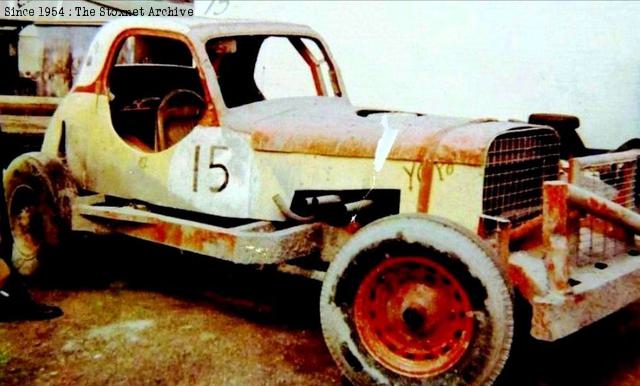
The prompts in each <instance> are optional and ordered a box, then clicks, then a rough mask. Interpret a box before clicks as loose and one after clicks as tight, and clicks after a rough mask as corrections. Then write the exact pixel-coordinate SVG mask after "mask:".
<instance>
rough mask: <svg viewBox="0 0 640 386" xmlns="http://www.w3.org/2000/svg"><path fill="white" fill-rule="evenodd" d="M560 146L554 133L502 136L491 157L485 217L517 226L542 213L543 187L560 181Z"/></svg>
mask: <svg viewBox="0 0 640 386" xmlns="http://www.w3.org/2000/svg"><path fill="white" fill-rule="evenodd" d="M559 159H560V144H559V140H558V136H557V134H556V132H555V131H553V130H551V129H525V130H517V131H511V132H507V133H504V134H501V135H500V136H498V137H497V138H496V139H495V140H494V141H493V143H492V144H491V146H490V147H489V152H488V153H487V161H486V166H485V176H484V191H483V200H482V206H483V213H484V214H486V215H490V216H496V217H503V218H506V219H509V220H511V222H512V223H513V224H514V225H517V224H519V223H521V222H523V221H526V220H528V219H531V218H533V217H536V216H538V215H539V214H541V213H542V184H543V183H544V182H545V181H550V180H556V179H557V178H558V162H559Z"/></svg>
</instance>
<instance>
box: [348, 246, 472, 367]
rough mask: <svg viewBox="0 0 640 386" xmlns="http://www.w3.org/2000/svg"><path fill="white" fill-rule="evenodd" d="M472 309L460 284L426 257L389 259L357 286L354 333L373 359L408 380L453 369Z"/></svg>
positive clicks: (468, 332) (467, 332) (463, 348)
mask: <svg viewBox="0 0 640 386" xmlns="http://www.w3.org/2000/svg"><path fill="white" fill-rule="evenodd" d="M472 311H473V309H472V307H471V302H470V300H469V296H468V294H467V292H466V290H465V289H464V287H463V286H462V284H461V283H460V282H459V281H458V280H457V279H456V278H455V277H454V276H453V275H452V274H451V272H450V271H449V270H448V269H447V268H445V267H444V266H443V265H442V264H440V263H438V262H436V261H434V260H432V259H430V258H428V257H417V256H415V257H413V256H411V257H395V258H389V259H387V260H385V261H383V262H382V263H380V264H379V265H378V266H376V267H375V268H374V269H373V270H372V271H371V272H369V273H368V274H367V275H366V276H365V278H364V280H363V282H362V284H361V285H360V287H359V289H358V291H357V293H356V297H355V302H354V319H355V324H356V329H357V331H358V334H359V336H360V338H361V340H362V343H363V345H364V346H365V348H366V349H367V351H368V352H369V354H371V355H372V356H373V357H374V358H375V359H376V360H377V361H379V362H380V363H381V364H383V365H384V366H385V367H387V368H389V369H391V370H392V371H394V372H396V373H398V374H401V375H404V376H409V377H415V378H426V377H431V376H435V375H437V374H441V373H443V372H445V371H447V370H449V369H451V368H452V367H453V366H454V365H455V364H456V363H457V362H458V361H459V360H460V359H461V358H462V356H463V355H464V353H465V352H466V349H467V348H468V347H469V345H470V342H471V339H472V337H473V332H474V319H473V312H472Z"/></svg>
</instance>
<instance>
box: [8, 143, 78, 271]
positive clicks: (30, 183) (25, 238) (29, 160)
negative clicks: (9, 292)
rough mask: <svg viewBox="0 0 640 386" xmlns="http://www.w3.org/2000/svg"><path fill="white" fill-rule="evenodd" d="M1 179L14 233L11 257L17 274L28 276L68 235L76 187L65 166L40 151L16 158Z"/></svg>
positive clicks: (45, 260)
mask: <svg viewBox="0 0 640 386" xmlns="http://www.w3.org/2000/svg"><path fill="white" fill-rule="evenodd" d="M4 181H5V184H4V185H5V197H6V201H7V210H8V217H9V226H10V228H11V234H12V236H13V248H12V253H11V260H12V263H13V265H14V267H15V268H16V270H17V271H18V272H19V273H21V274H22V275H25V276H30V275H33V274H35V273H36V272H37V271H38V270H39V269H40V268H41V266H42V265H43V264H46V262H47V260H48V259H49V258H50V257H51V255H53V254H54V253H55V252H56V251H58V250H59V247H60V245H61V244H63V241H64V240H65V239H66V238H67V237H68V235H69V233H70V230H71V197H72V196H73V195H74V194H75V186H74V185H73V183H72V182H71V179H70V178H69V177H68V174H67V172H66V169H65V168H64V165H62V164H61V163H60V162H59V161H58V160H56V159H54V158H51V157H48V156H46V155H45V154H43V153H27V154H23V155H21V156H20V157H18V158H16V159H15V160H14V161H13V162H12V163H11V164H10V165H9V168H8V169H7V171H6V172H5V179H4Z"/></svg>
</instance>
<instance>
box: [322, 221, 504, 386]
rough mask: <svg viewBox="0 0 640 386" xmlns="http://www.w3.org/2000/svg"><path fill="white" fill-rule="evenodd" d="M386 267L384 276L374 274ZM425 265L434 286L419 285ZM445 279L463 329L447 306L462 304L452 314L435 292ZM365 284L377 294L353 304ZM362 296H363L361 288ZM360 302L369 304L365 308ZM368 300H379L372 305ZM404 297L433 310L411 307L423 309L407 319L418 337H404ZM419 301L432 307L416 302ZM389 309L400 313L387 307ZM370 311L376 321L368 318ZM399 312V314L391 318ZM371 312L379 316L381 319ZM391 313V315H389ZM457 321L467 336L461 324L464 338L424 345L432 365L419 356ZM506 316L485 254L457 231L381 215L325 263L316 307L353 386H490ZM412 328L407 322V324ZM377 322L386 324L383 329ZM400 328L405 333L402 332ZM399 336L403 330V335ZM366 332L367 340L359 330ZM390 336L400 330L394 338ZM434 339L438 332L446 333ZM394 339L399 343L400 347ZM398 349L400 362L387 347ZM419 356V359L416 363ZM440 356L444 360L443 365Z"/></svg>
mask: <svg viewBox="0 0 640 386" xmlns="http://www.w3.org/2000/svg"><path fill="white" fill-rule="evenodd" d="M408 256H411V257H408ZM403 264H404V265H403ZM411 264H414V265H411ZM420 264H425V266H424V267H422V266H421V265H420ZM386 266H390V267H391V268H389V269H388V270H386V271H385V270H382V271H379V270H380V269H382V268H381V267H386ZM414 267H417V268H414ZM431 267H435V268H437V269H439V270H441V271H442V272H441V276H436V281H435V283H436V284H433V283H434V281H433V280H434V279H433V277H431V279H429V281H428V282H427V281H425V279H424V277H426V276H428V275H430V273H429V272H430V271H429V270H432V269H434V268H431ZM419 270H422V271H419ZM379 272H381V273H379ZM398 272H400V273H398ZM403 272H404V273H405V275H406V277H404V278H403V277H402V276H399V275H401V274H402V273H403ZM418 272H422V273H418ZM376 275H379V276H377V277H376ZM420 275H423V276H420ZM447 275H449V276H447ZM398 277H400V279H398ZM447 277H448V278H450V279H451V280H449V279H446V278H447ZM374 279H375V280H374ZM376 280H377V281H376ZM384 281H386V283H383V282H384ZM451 281H454V282H455V283H454V284H455V285H458V284H459V286H458V287H455V285H454V287H453V288H458V289H460V288H462V289H461V290H459V291H458V290H455V292H454V293H455V299H456V300H457V299H458V293H459V292H463V295H464V296H466V298H465V299H467V300H468V302H467V303H466V305H467V307H469V306H470V307H472V309H471V311H467V312H466V313H464V314H465V315H467V316H466V318H467V321H464V318H463V316H462V314H463V313H462V312H460V313H458V309H457V308H454V303H455V304H456V305H455V307H462V306H458V305H457V303H456V301H454V300H453V297H451V295H450V294H449V293H448V292H447V293H445V291H450V290H448V289H447V288H448V287H447V285H448V284H446V282H451ZM367 283H373V284H367ZM376 283H380V284H376ZM407 283H408V284H407ZM438 283H440V284H438ZM442 283H445V284H442ZM383 284H384V286H386V289H384V288H383ZM366 285H374V286H375V285H378V286H379V287H373V288H375V289H374V290H371V292H370V293H371V295H368V294H369V292H365V295H364V297H363V296H361V292H362V288H364V287H365V286H366ZM394 285H396V287H394ZM407 288H409V289H408V290H407ZM413 288H415V289H416V291H417V292H415V294H414V293H412V291H413ZM366 290H367V291H369V290H370V288H369V287H366ZM430 290H432V292H433V293H436V294H437V295H435V297H434V296H431V295H429V296H424V295H423V294H425V293H426V294H429V293H430V292H429V291H430ZM420 291H423V292H420ZM374 294H377V295H374ZM397 294H402V295H397ZM442 294H444V295H442ZM367 296H370V299H369V300H367V299H366V297H367ZM385 296H386V298H385ZM376 297H377V298H381V299H382V300H379V301H378V300H373V299H376ZM410 297H411V299H413V300H416V301H417V302H418V303H420V302H423V303H429V302H432V303H433V304H427V306H425V307H424V308H422V309H420V308H417V309H419V310H423V311H424V312H423V314H419V315H418V316H420V318H418V319H417V320H419V321H421V322H420V323H422V324H418V325H417V326H418V328H424V329H425V330H424V331H421V332H420V333H421V334H422V335H412V333H413V330H411V329H412V328H414V326H411V325H410V324H409V322H411V319H407V318H405V317H406V316H411V315H412V314H410V313H409V314H408V313H407V310H411V311H412V312H414V308H415V307H414V306H412V305H411V303H410V301H409V300H408V299H410ZM427 297H428V298H429V299H436V300H435V301H434V300H428V301H427V300H424V301H423V299H425V298H427ZM396 298H399V299H400V300H396ZM362 299H364V300H362ZM438 299H444V300H442V301H440V300H438ZM413 300H411V301H413ZM376 301H378V302H379V303H380V304H382V306H381V307H379V308H377V309H375V308H370V309H369V311H366V312H364V311H361V310H363V309H364V310H366V308H362V307H365V306H362V305H361V304H368V303H367V302H371V304H375V302H376ZM363 302H364V303H363ZM394 304H401V305H402V306H398V307H396V308H394V307H395V306H394ZM371 307H374V306H371ZM403 307H406V308H403ZM412 307H414V308H412ZM374 309H375V310H377V311H376V312H377V314H378V315H375V314H376V312H374V313H371V310H374ZM460 309H462V308H460ZM399 310H403V311H401V312H397V311H399ZM367 312H368V313H367ZM381 312H382V313H388V314H389V315H384V316H382V317H381V316H380V315H379V314H380V313H381ZM393 312H396V314H397V315H393ZM421 312H422V311H421ZM414 313H415V312H414ZM438 313H439V314H438ZM458 314H459V315H460V316H459V319H460V320H461V322H460V323H466V326H467V327H468V328H469V326H471V327H470V328H469V330H468V331H464V333H460V330H457V331H455V333H454V335H455V337H456V338H457V340H456V339H454V338H446V339H449V340H445V341H443V342H445V343H443V345H441V346H434V347H436V348H435V349H434V350H436V351H433V352H436V353H437V354H438V357H437V358H435V357H434V356H433V354H432V353H431V351H422V352H421V351H420V350H422V349H423V346H424V347H428V346H429V345H431V344H433V345H435V343H429V342H434V341H437V340H436V337H438V339H440V337H449V336H452V335H448V334H449V330H447V329H448V328H449V326H450V325H451V323H458V322H451V319H452V318H454V317H455V316H452V315H458ZM512 314H513V306H512V299H511V293H510V291H509V288H508V287H507V285H506V283H505V280H504V278H503V276H502V274H501V272H500V270H499V269H498V267H497V265H496V263H495V262H494V260H493V253H492V251H491V250H490V249H488V248H487V246H486V245H485V244H484V243H483V242H482V241H481V240H480V239H478V238H477V237H476V236H475V235H474V234H472V233H471V232H469V231H467V230H465V229H463V228H461V227H460V226H457V225H456V224H453V223H451V222H450V221H447V220H444V219H441V218H435V217H430V216H425V215H398V216H393V217H388V218H385V219H382V220H378V221H376V222H374V223H372V224H370V225H368V226H366V227H365V228H363V229H362V230H361V231H360V232H358V233H357V234H356V235H355V236H354V237H353V238H352V239H351V240H350V241H349V242H348V243H347V244H346V245H345V246H344V247H343V249H342V250H341V251H340V252H339V253H338V255H337V256H336V258H335V260H334V261H333V262H332V263H331V265H330V267H329V270H328V271H327V275H326V277H325V280H324V283H323V286H322V294H321V300H320V315H321V320H322V330H323V333H324V337H325V341H326V344H327V346H328V348H329V351H330V352H331V355H332V356H333V358H334V359H335V361H336V362H337V364H338V366H339V367H340V368H341V370H342V371H343V373H344V374H345V375H346V376H347V377H348V378H349V380H351V381H352V382H353V383H354V384H356V385H372V384H385V385H422V386H436V385H438V386H445V385H447V386H450V385H490V384H492V383H493V382H494V381H495V379H496V378H497V376H498V375H499V374H500V372H501V370H502V368H503V367H504V364H505V362H506V360H507V357H508V355H509V350H510V347H511V341H512V337H513V315H512ZM367 315H368V316H367ZM421 315H422V316H421ZM441 315H449V316H447V317H443V316H441ZM367 318H371V325H372V327H368V326H367V325H366V323H368V322H366V321H367ZM376 318H377V319H376ZM447 318H448V319H447ZM362 320H365V322H362ZM413 320H416V318H415V317H413ZM381 321H382V322H381ZM392 321H394V323H396V324H395V325H394V324H393V323H392ZM396 321H399V323H400V324H398V323H397V322H396ZM383 322H387V323H388V325H387V326H386V327H385V326H384V323H383ZM403 323H405V324H403ZM411 323H413V322H411ZM414 324H415V323H414ZM374 325H375V327H373V326H374ZM405 325H406V326H408V327H406V328H405ZM363 326H364V327H363ZM391 326H393V328H391ZM398 326H400V327H398ZM434 326H435V327H434ZM385 328H386V329H385ZM405 329H406V331H408V332H404V330H405ZM370 330H371V331H375V332H374V333H370V332H368V331H370ZM381 331H382V332H381ZM384 331H388V332H384ZM394 331H403V332H402V334H404V335H399V333H395V332H394ZM425 331H426V332H425ZM433 331H438V332H437V333H436V332H433ZM442 331H446V334H443V333H442ZM394 334H395V336H394ZM416 334H417V332H416ZM425 334H427V335H425ZM429 334H431V335H429ZM383 335H384V336H386V337H387V338H384V339H391V338H388V337H389V336H394V337H393V339H391V340H384V339H383V337H382V336H383ZM403 336H408V337H409V338H407V339H406V340H403V339H404V338H403ZM425 336H428V338H425ZM398 337H399V338H398ZM461 337H462V338H461ZM396 338H398V339H396ZM376 339H377V340H376ZM394 339H396V340H394ZM385 342H393V345H391V344H389V345H388V347H387V346H385V345H386V344H387V343H385ZM407 342H408V346H407V345H405V348H406V349H407V350H408V351H406V352H407V353H409V352H410V353H411V354H410V356H409V354H406V355H407V356H406V357H405V358H403V357H402V355H405V354H398V355H396V354H397V353H396V351H394V350H399V351H398V352H402V349H401V348H398V347H396V346H402V344H403V343H407ZM437 342H440V341H437ZM450 342H451V343H450ZM459 342H462V343H459ZM418 346H420V347H418ZM418 348H420V350H418ZM444 348H446V349H447V350H446V351H445V350H444ZM426 349H427V348H425V350H426ZM429 349H430V348H429ZM425 352H428V353H429V354H426V355H424V356H422V357H416V355H423V354H424V353H425ZM454 352H455V353H456V355H457V356H455V357H454V356H453V354H452V353H454ZM417 353H421V354H417ZM450 357H454V358H453V359H451V360H449V359H450ZM380 358H382V360H381V359H380ZM398 358H399V359H398ZM406 358H409V359H406ZM405 359H406V361H405ZM445 360H446V361H448V362H446V363H447V365H446V366H443V367H437V366H435V364H438V363H440V364H441V363H445V362H443V361H445ZM414 365H416V366H414ZM420 366H422V367H420ZM429 366H431V367H429ZM415 369H419V370H420V371H424V372H421V373H420V372H418V370H415ZM414 370H415V372H413V371H414ZM426 370H429V371H426Z"/></svg>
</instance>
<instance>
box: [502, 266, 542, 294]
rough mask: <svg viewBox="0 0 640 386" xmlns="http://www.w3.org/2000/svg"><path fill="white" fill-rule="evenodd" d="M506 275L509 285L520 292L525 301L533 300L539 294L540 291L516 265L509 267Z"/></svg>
mask: <svg viewBox="0 0 640 386" xmlns="http://www.w3.org/2000/svg"><path fill="white" fill-rule="evenodd" d="M507 275H508V276H509V281H510V282H511V284H512V285H513V286H514V287H515V288H517V289H518V291H520V294H521V295H522V296H524V298H525V299H533V297H534V296H536V295H539V294H540V292H541V291H540V289H539V288H538V287H537V286H536V285H535V284H534V282H533V281H532V280H531V279H529V277H528V276H527V273H526V272H525V271H524V270H523V269H522V267H519V266H517V265H511V264H510V265H509V266H508V269H507Z"/></svg>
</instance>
